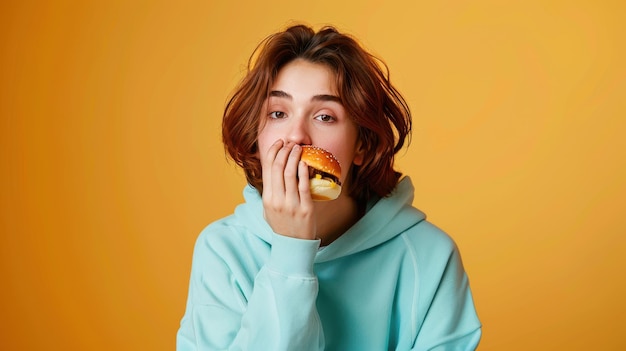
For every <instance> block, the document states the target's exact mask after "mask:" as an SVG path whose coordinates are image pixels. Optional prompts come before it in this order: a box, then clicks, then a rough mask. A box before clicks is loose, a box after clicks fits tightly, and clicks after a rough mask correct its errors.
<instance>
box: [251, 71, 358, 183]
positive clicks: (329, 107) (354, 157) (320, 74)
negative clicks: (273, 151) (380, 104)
mask: <svg viewBox="0 0 626 351" xmlns="http://www.w3.org/2000/svg"><path fill="white" fill-rule="evenodd" d="M261 113H262V115H261V118H260V125H259V134H258V147H259V156H260V158H261V163H263V162H264V157H266V155H267V151H268V149H269V147H270V146H271V145H272V144H274V142H276V141H277V140H279V139H282V140H284V141H285V142H293V143H296V144H299V145H314V146H318V147H321V148H323V149H326V150H328V151H330V152H331V153H333V154H334V155H335V157H336V158H337V160H338V161H339V163H340V165H341V169H342V172H341V177H342V179H340V180H341V182H342V183H343V184H344V185H345V180H346V179H347V176H348V173H349V170H350V168H351V166H352V164H357V165H360V164H361V163H362V161H363V152H362V151H361V150H360V142H359V140H358V128H357V125H356V124H355V123H354V121H353V120H352V119H351V118H350V116H348V115H347V114H346V111H345V109H344V107H343V105H342V104H341V102H340V97H339V96H338V94H337V87H336V86H335V75H334V73H333V72H332V71H331V70H330V69H329V68H328V67H327V66H325V65H322V64H317V63H311V62H309V61H305V60H302V59H297V60H294V61H292V62H290V63H288V64H287V65H286V66H284V67H283V68H282V69H281V70H280V71H279V72H278V76H277V77H276V80H275V82H274V85H273V86H272V87H270V94H269V98H268V101H266V103H265V107H264V109H263V110H262V112H261Z"/></svg>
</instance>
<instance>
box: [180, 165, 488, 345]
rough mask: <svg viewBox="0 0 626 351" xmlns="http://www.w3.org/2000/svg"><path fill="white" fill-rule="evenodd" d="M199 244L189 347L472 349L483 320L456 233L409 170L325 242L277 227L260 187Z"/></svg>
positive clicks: (183, 333) (183, 341) (184, 325)
mask: <svg viewBox="0 0 626 351" xmlns="http://www.w3.org/2000/svg"><path fill="white" fill-rule="evenodd" d="M244 197H245V200H246V202H245V203H244V204H242V205H239V206H238V207H237V209H236V210H235V213H234V215H232V216H229V217H226V218H224V219H222V220H219V221H217V222H215V223H213V224H211V225H209V226H208V227H207V228H206V229H204V230H203V232H202V233H201V234H200V236H199V238H198V240H197V242H196V246H195V251H194V256H193V264H192V268H191V281H190V287H189V297H188V301H187V309H186V311H185V315H184V317H183V319H182V321H181V325H180V329H179V331H178V335H177V349H178V350H179V351H182V350H261V351H264V350H268V351H279V350H294V351H306V350H341V351H353V350H354V351H367V350H376V351H381V350H441V351H443V350H474V349H475V348H476V346H477V344H478V342H479V340H480V336H481V329H480V328H481V325H480V322H479V320H478V317H477V315H476V311H475V309H474V303H473V301H472V295H471V292H470V288H469V285H468V279H467V276H466V274H465V271H464V269H463V265H462V263H461V257H460V256H459V252H458V250H457V248H456V246H455V244H454V242H453V241H452V239H451V238H450V237H449V236H448V235H446V234H445V233H444V232H442V231H441V230H440V229H438V228H437V227H435V226H433V225H432V224H430V223H429V222H427V221H426V220H425V215H424V214H423V213H422V212H420V211H419V210H417V209H415V208H414V207H412V205H411V203H412V201H413V185H412V184H411V181H410V179H409V178H408V177H405V178H404V179H403V180H401V181H400V183H398V186H397V188H396V190H395V191H394V192H393V194H392V195H391V196H390V197H387V198H383V199H380V200H379V201H377V202H376V203H373V204H372V206H370V208H368V210H367V212H366V214H365V216H364V217H363V218H361V219H360V220H359V221H358V222H357V223H356V224H355V225H354V226H353V227H352V228H350V229H349V230H348V231H347V232H346V233H345V234H343V235H342V236H341V237H339V238H338V239H337V240H335V241H334V242H333V243H331V244H330V245H328V246H327V247H325V248H322V249H320V247H319V245H320V241H319V240H301V239H294V238H290V237H285V236H281V235H278V234H275V233H273V232H272V230H271V228H270V227H269V225H268V224H267V222H266V221H265V220H264V219H263V205H262V202H261V198H260V196H259V194H258V192H257V191H256V190H255V189H253V188H251V187H249V186H248V187H246V189H245V190H244Z"/></svg>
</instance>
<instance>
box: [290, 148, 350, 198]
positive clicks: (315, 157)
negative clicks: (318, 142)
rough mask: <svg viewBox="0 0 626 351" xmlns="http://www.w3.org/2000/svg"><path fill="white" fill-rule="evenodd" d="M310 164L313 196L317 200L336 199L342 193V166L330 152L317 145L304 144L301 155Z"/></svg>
mask: <svg viewBox="0 0 626 351" xmlns="http://www.w3.org/2000/svg"><path fill="white" fill-rule="evenodd" d="M300 159H301V160H302V161H304V162H305V163H306V164H307V165H308V166H309V181H310V187H311V197H312V198H313V200H316V201H328V200H334V199H336V198H337V197H338V196H339V194H340V193H341V182H340V181H339V178H340V177H341V166H340V165H339V161H337V159H336V158H335V156H334V155H333V154H331V153H330V152H328V151H326V150H324V149H322V148H319V147H317V146H311V145H303V146H302V156H301V157H300Z"/></svg>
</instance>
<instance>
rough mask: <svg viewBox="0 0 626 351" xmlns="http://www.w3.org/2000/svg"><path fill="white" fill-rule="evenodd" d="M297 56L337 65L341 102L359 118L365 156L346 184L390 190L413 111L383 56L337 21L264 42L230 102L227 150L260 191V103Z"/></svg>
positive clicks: (353, 192) (379, 192)
mask: <svg viewBox="0 0 626 351" xmlns="http://www.w3.org/2000/svg"><path fill="white" fill-rule="evenodd" d="M295 59H304V60H307V61H309V62H312V63H318V64H323V65H326V66H327V67H329V68H330V69H331V70H332V72H333V73H334V74H335V77H336V87H337V91H338V93H339V97H340V99H341V103H342V105H343V106H344V108H345V110H346V112H347V114H348V116H350V117H351V118H352V119H353V121H354V122H355V123H356V125H357V126H358V131H359V139H360V140H361V142H362V147H363V150H364V151H365V152H364V161H363V164H362V165H360V166H356V165H354V169H353V171H352V173H351V179H350V181H349V182H348V186H349V188H348V189H344V191H345V190H347V191H348V192H349V193H348V194H350V196H352V197H353V198H355V199H357V201H367V200H369V199H370V198H372V197H373V196H380V197H385V196H387V195H389V194H390V193H391V191H392V190H393V189H394V188H395V186H396V184H397V182H398V179H399V178H400V176H401V174H400V173H399V172H397V171H395V170H394V168H393V164H394V156H395V154H396V153H397V152H398V151H399V150H400V149H401V148H402V146H403V145H404V143H405V140H408V141H410V132H411V113H410V110H409V107H408V105H407V103H406V101H405V100H404V98H403V97H402V95H400V93H399V92H398V91H397V90H396V89H395V88H394V87H393V85H392V84H391V82H390V80H389V73H388V72H389V71H388V68H387V66H386V65H385V63H384V62H383V61H381V60H379V59H377V58H376V57H374V56H373V55H371V54H370V53H368V52H367V51H366V50H364V49H363V48H362V46H361V45H360V44H359V43H358V42H357V41H356V40H355V39H354V38H352V37H351V36H349V35H347V34H343V33H340V32H338V31H337V30H336V29H335V28H333V27H324V28H322V29H320V30H319V31H318V32H315V31H314V30H313V29H311V28H310V27H307V26H304V25H295V26H292V27H289V28H287V29H286V30H285V31H282V32H278V33H276V34H273V35H271V36H269V37H267V38H266V39H265V40H263V41H262V42H261V44H260V45H259V46H258V47H257V49H256V50H255V51H254V53H253V54H252V56H251V57H250V60H249V62H248V71H247V74H246V76H245V77H244V78H243V80H242V82H241V83H240V85H239V86H238V88H237V89H236V90H235V92H234V94H233V96H232V97H231V98H230V100H229V102H228V104H227V105H226V108H225V110H224V116H223V123H222V140H223V142H224V145H225V148H226V152H227V153H228V154H229V155H230V157H231V158H232V159H233V160H234V161H235V162H236V163H237V164H238V165H239V166H241V167H242V168H243V170H244V172H245V174H246V178H247V180H248V183H250V185H252V186H253V187H255V188H256V189H257V190H258V191H259V192H262V187H263V182H262V177H261V162H260V160H259V157H258V155H257V135H258V132H259V126H260V116H261V111H262V108H263V104H264V103H265V101H266V99H267V97H268V94H269V89H270V88H271V86H272V84H273V83H274V80H275V78H276V76H277V75H278V72H279V71H280V70H281V68H282V67H284V66H285V65H286V64H288V63H289V62H291V61H293V60H295Z"/></svg>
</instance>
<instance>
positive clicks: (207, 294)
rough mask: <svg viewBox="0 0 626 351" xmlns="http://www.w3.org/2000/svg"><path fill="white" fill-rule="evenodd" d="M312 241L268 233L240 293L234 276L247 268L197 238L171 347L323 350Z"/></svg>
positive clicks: (236, 257) (315, 245)
mask: <svg viewBox="0 0 626 351" xmlns="http://www.w3.org/2000/svg"><path fill="white" fill-rule="evenodd" d="M201 238H202V236H201ZM318 247H319V241H318V240H300V239H294V238H289V237H285V236H281V235H278V234H274V237H273V240H272V248H271V252H270V255H269V258H268V259H267V261H266V262H265V265H263V266H262V267H261V269H260V270H259V271H258V273H257V274H256V276H255V277H254V281H253V285H252V288H251V292H248V293H244V291H243V290H244V289H242V288H241V285H240V284H239V282H238V278H239V276H240V275H242V274H243V275H245V273H242V272H248V273H249V271H250V267H247V266H246V264H245V263H242V262H244V261H245V260H244V259H242V258H241V257H239V255H238V254H237V252H235V250H229V248H228V247H219V245H217V247H216V245H212V243H211V242H210V240H200V239H199V240H198V243H197V244H196V248H195V251H194V259H193V264H192V272H191V281H190V287H189V296H188V301H187V308H186V311H185V315H184V317H183V319H182V321H181V325H180V329H179V331H178V335H177V350H179V351H183V350H323V348H324V338H323V332H322V325H321V322H320V319H319V316H318V314H317V309H316V306H315V303H316V299H317V293H318V282H317V277H316V276H315V274H314V271H313V260H314V257H315V254H316V252H317V249H318ZM224 250H225V251H227V252H229V251H230V253H231V254H232V255H228V254H227V255H224V254H223V251H224ZM249 274H250V273H249ZM252 274H253V273H252Z"/></svg>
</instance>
